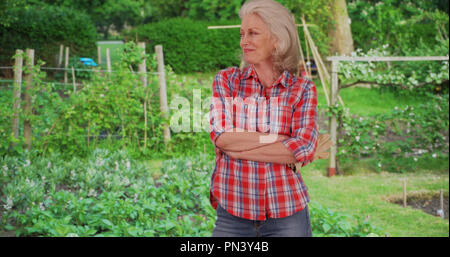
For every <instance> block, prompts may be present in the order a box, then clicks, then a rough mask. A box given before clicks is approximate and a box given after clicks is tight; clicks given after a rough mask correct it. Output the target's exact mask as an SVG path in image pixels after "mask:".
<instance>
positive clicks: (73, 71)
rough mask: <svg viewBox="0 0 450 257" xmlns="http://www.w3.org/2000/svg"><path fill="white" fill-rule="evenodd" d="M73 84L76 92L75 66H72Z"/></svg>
mask: <svg viewBox="0 0 450 257" xmlns="http://www.w3.org/2000/svg"><path fill="white" fill-rule="evenodd" d="M72 84H73V92H74V93H76V92H77V85H76V83H75V70H74V69H73V66H72Z"/></svg>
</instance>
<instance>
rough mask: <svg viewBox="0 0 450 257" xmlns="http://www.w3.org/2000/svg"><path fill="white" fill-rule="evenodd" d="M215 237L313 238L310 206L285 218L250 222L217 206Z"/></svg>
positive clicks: (213, 234)
mask: <svg viewBox="0 0 450 257" xmlns="http://www.w3.org/2000/svg"><path fill="white" fill-rule="evenodd" d="M212 236H213V237H312V231H311V223H310V220H309V211H308V206H306V207H305V209H303V210H301V211H299V212H296V213H294V214H293V215H291V216H288V217H284V218H268V219H266V220H261V221H259V220H248V219H244V218H240V217H237V216H234V215H231V214H230V213H228V212H227V211H226V210H225V209H223V208H222V207H221V206H220V205H218V206H217V220H216V226H215V228H214V230H213V233H212Z"/></svg>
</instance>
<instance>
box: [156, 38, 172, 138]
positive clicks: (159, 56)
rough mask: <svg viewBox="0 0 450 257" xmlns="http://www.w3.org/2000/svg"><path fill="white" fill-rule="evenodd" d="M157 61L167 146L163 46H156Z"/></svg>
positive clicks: (167, 111) (167, 127) (167, 126)
mask: <svg viewBox="0 0 450 257" xmlns="http://www.w3.org/2000/svg"><path fill="white" fill-rule="evenodd" d="M155 52H156V59H157V62H158V77H159V101H160V108H161V113H162V116H163V118H164V119H165V124H164V143H165V144H167V143H168V142H169V140H170V129H169V124H168V120H169V107H168V105H167V90H166V74H165V69H164V54H163V47H162V45H156V46H155Z"/></svg>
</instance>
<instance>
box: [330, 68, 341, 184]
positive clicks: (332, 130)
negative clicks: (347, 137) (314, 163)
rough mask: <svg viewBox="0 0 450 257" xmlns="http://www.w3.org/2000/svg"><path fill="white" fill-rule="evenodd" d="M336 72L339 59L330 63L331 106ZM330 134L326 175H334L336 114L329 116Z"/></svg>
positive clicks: (332, 104) (335, 95) (335, 84)
mask: <svg viewBox="0 0 450 257" xmlns="http://www.w3.org/2000/svg"><path fill="white" fill-rule="evenodd" d="M338 72H339V61H333V62H332V64H331V99H330V100H331V106H336V102H337V93H338V90H337V89H338V86H339V85H338V83H339V82H338ZM330 134H331V141H332V142H333V146H331V149H330V159H329V165H328V176H330V177H331V176H334V175H336V149H337V120H336V114H334V113H333V114H332V115H331V118H330Z"/></svg>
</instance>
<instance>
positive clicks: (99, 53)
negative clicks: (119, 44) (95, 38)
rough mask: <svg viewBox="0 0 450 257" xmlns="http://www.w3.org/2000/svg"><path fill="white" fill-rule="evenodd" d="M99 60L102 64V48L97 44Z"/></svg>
mask: <svg viewBox="0 0 450 257" xmlns="http://www.w3.org/2000/svg"><path fill="white" fill-rule="evenodd" d="M97 62H98V65H100V64H102V48H101V47H100V46H97Z"/></svg>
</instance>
